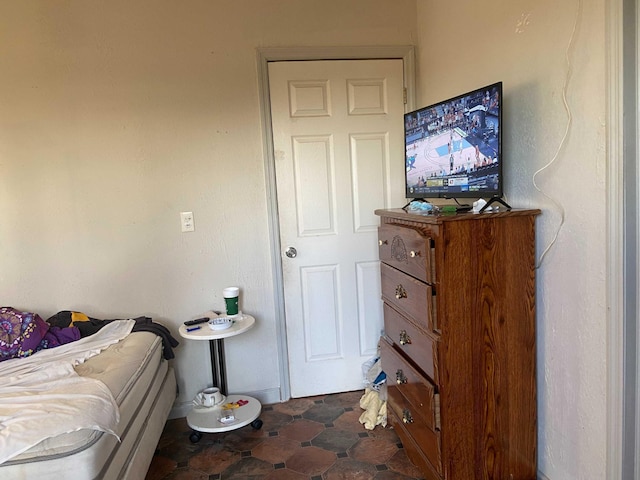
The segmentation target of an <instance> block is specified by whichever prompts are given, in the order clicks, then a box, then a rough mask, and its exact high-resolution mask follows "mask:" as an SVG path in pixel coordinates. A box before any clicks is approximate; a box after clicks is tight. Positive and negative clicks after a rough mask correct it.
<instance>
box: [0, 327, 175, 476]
mask: <svg viewBox="0 0 640 480" xmlns="http://www.w3.org/2000/svg"><path fill="white" fill-rule="evenodd" d="M76 371H77V372H78V374H79V375H81V376H86V377H91V378H95V379H97V380H100V381H102V382H104V383H105V384H106V385H107V387H108V388H109V389H110V390H111V392H112V393H113V396H114V397H115V399H116V402H117V404H118V406H119V409H120V423H119V425H118V429H117V433H118V435H119V436H120V438H121V443H118V439H117V438H116V437H115V436H113V435H110V434H106V433H102V432H98V431H92V430H79V431H77V432H73V433H68V434H64V435H60V436H57V437H54V438H50V439H47V440H44V441H42V442H40V443H39V444H38V445H36V446H35V447H33V448H31V449H29V450H27V451H26V452H24V453H23V454H21V455H20V456H18V457H16V458H14V459H12V460H11V461H9V462H6V463H4V464H2V465H0V478H3V479H21V478H25V479H27V478H38V479H46V478H52V479H56V480H59V479H60V478H68V475H69V474H70V472H73V478H74V479H93V478H108V477H112V478H119V477H120V476H121V475H122V471H124V469H126V468H127V465H128V464H129V463H131V462H132V456H133V455H134V454H135V453H136V449H137V447H138V444H139V442H140V440H139V438H138V437H139V432H140V431H143V430H144V429H145V428H147V427H148V423H149V421H150V419H149V412H150V411H152V410H154V409H157V408H159V409H160V410H161V411H160V413H159V416H160V417H161V418H160V419H159V420H158V419H157V418H156V419H154V421H156V422H159V423H160V425H159V426H155V429H156V430H158V428H159V430H160V431H161V430H162V425H164V421H165V420H166V417H167V415H168V412H169V410H170V408H171V405H172V404H173V400H175V377H174V374H173V369H170V368H169V366H168V362H167V361H166V360H163V359H162V341H161V339H160V337H158V336H157V335H154V334H152V333H149V332H134V333H131V334H130V335H128V336H127V337H126V338H125V339H123V340H122V341H120V342H118V343H117V344H115V345H112V346H110V347H109V348H107V349H106V350H105V351H103V352H102V353H100V354H99V355H97V356H95V357H92V358H90V359H89V360H87V361H86V362H85V363H83V364H81V365H79V366H78V367H76ZM158 403H161V405H158ZM156 415H157V414H156ZM158 435H159V433H158ZM156 441H157V439H156ZM153 448H154V449H155V444H154V445H153Z"/></svg>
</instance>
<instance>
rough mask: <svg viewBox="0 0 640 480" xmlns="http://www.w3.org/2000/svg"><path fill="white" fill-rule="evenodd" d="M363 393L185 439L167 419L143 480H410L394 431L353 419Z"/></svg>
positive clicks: (296, 405) (274, 410) (413, 471)
mask: <svg viewBox="0 0 640 480" xmlns="http://www.w3.org/2000/svg"><path fill="white" fill-rule="evenodd" d="M362 394H363V392H361V391H359V392H348V393H339V394H334V395H326V396H319V397H312V398H302V399H294V400H290V401H288V402H286V403H280V404H275V405H269V406H263V409H262V413H261V415H260V419H261V420H262V421H263V426H262V428H261V429H260V430H254V429H253V428H252V427H251V426H249V425H247V426H246V427H242V428H240V429H237V430H234V431H231V432H226V433H219V434H209V433H205V434H203V436H202V439H201V440H200V441H199V442H198V443H191V441H190V440H189V436H190V433H191V429H190V428H189V426H188V425H187V422H186V420H185V419H184V418H180V419H174V420H169V421H168V422H167V425H166V427H165V429H164V432H163V434H162V437H161V439H160V442H159V445H158V449H157V451H156V454H155V456H154V458H153V461H152V463H151V467H150V468H149V473H148V474H147V477H146V480H165V479H166V480H217V479H220V480H223V479H238V480H239V479H252V480H253V479H267V480H338V479H348V480H372V479H373V480H412V479H413V480H415V479H418V478H421V474H420V472H419V470H418V469H417V468H416V467H415V466H414V465H413V464H412V463H411V462H410V461H409V459H408V458H407V456H406V454H405V451H404V450H403V449H402V445H401V444H400V441H399V440H398V437H397V435H396V433H395V432H394V431H393V429H391V428H382V427H380V426H377V427H376V428H375V429H373V430H366V429H365V428H364V427H363V426H362V424H361V423H360V422H359V420H358V419H359V417H360V415H361V414H362V412H363V410H362V409H361V408H360V397H361V396H362Z"/></svg>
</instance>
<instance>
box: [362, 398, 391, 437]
mask: <svg viewBox="0 0 640 480" xmlns="http://www.w3.org/2000/svg"><path fill="white" fill-rule="evenodd" d="M360 408H362V409H364V410H365V411H364V413H363V414H362V415H360V418H359V420H360V423H362V424H363V425H364V428H366V429H367V430H373V429H374V427H375V426H376V425H382V426H383V427H386V426H387V402H386V401H383V400H381V399H380V395H379V393H378V392H377V391H375V390H371V389H369V388H367V389H365V392H364V395H362V398H361V399H360Z"/></svg>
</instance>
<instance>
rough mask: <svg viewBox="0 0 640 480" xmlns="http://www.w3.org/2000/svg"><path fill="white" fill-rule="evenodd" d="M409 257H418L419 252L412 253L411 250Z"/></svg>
mask: <svg viewBox="0 0 640 480" xmlns="http://www.w3.org/2000/svg"><path fill="white" fill-rule="evenodd" d="M409 256H410V257H411V258H416V257H419V256H420V250H418V251H417V252H414V251H413V250H411V251H410V252H409Z"/></svg>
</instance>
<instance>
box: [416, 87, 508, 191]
mask: <svg viewBox="0 0 640 480" xmlns="http://www.w3.org/2000/svg"><path fill="white" fill-rule="evenodd" d="M404 131H405V185H406V197H407V198H411V199H418V198H419V199H427V198H458V197H465V198H469V197H474V198H483V197H484V198H488V197H489V198H500V197H501V196H502V183H503V177H502V82H498V83H494V84H493V85H488V86H486V87H482V88H478V89H476V90H473V91H471V92H468V93H464V94H462V95H458V96H457V97H454V98H450V99H448V100H445V101H442V102H438V103H435V104H433V105H429V106H428V107H423V108H420V109H418V110H415V111H413V112H409V113H406V114H405V115H404Z"/></svg>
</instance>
